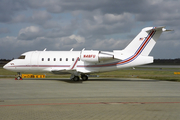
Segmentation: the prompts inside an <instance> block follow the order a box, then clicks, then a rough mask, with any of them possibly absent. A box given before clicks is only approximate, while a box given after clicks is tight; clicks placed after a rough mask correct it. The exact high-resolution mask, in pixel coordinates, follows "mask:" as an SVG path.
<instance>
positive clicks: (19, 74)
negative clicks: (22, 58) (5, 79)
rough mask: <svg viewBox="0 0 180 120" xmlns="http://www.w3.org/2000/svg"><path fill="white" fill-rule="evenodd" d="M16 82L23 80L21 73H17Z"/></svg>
mask: <svg viewBox="0 0 180 120" xmlns="http://www.w3.org/2000/svg"><path fill="white" fill-rule="evenodd" d="M15 80H23V79H22V77H21V73H20V72H17V77H16V78H15Z"/></svg>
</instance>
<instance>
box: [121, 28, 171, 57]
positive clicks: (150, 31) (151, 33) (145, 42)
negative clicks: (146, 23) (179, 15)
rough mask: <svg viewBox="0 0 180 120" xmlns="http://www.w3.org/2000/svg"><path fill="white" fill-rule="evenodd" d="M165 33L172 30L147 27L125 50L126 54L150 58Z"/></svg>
mask: <svg viewBox="0 0 180 120" xmlns="http://www.w3.org/2000/svg"><path fill="white" fill-rule="evenodd" d="M164 31H170V30H166V29H165V28H164V27H146V28H144V29H142V30H141V32H140V33H139V34H138V35H137V36H136V37H135V38H134V39H133V41H132V42H131V43H130V44H129V45H128V46H127V47H126V48H125V49H124V52H126V53H130V54H137V55H144V56H148V55H149V53H150V52H151V50H152V49H153V47H154V45H155V44H156V41H157V40H158V38H159V37H160V35H161V33H162V32H164Z"/></svg>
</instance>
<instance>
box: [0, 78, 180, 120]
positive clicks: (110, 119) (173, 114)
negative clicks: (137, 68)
mask: <svg viewBox="0 0 180 120" xmlns="http://www.w3.org/2000/svg"><path fill="white" fill-rule="evenodd" d="M0 118H1V120H25V119H26V120H36V119H38V120H180V82H170V81H159V80H152V79H140V78H118V79H115V78H109V79H107V78H104V79H99V78H98V79H97V78H96V79H90V80H88V81H83V82H72V81H70V80H69V79H61V78H59V79H24V80H14V79H9V78H1V79H0Z"/></svg>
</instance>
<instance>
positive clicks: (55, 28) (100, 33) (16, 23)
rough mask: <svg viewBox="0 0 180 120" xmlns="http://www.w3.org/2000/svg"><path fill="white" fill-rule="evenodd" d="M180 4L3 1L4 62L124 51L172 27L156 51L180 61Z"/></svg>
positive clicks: (156, 0)
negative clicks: (148, 32) (35, 54)
mask: <svg viewBox="0 0 180 120" xmlns="http://www.w3.org/2000/svg"><path fill="white" fill-rule="evenodd" d="M179 5H180V0H0V59H12V58H17V57H18V56H19V55H20V54H22V53H24V52H27V51H32V50H43V49H45V48H47V50H70V49H71V48H74V50H82V49H83V48H86V49H93V50H103V51H112V50H114V49H115V50H118V49H119V50H121V49H124V48H125V47H126V46H127V45H128V43H129V42H130V41H131V40H132V39H133V38H134V37H135V36H136V35H137V34H138V33H139V32H140V31H141V29H142V28H144V27H151V26H152V27H157V26H166V28H167V29H173V30H174V31H172V32H166V33H163V34H162V35H161V37H160V39H159V40H158V42H157V44H156V45H155V47H154V49H153V50H152V52H151V54H150V55H151V56H154V57H155V58H156V59H157V58H161V59H162V58H167V59H169V58H180V53H179V51H180V7H179Z"/></svg>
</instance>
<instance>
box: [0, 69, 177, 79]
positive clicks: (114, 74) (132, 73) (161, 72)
mask: <svg viewBox="0 0 180 120" xmlns="http://www.w3.org/2000/svg"><path fill="white" fill-rule="evenodd" d="M179 71H180V69H177V68H163V69H159V68H141V67H137V68H136V69H135V70H134V69H131V68H130V69H122V70H118V71H111V72H104V73H97V75H99V77H100V78H145V79H157V80H166V81H179V82H180V75H175V74H174V72H179ZM16 74H17V73H16V72H11V71H7V70H5V69H3V68H0V75H1V76H0V77H1V78H2V77H3V78H5V77H9V78H14V76H15V75H16ZM36 74H38V73H36ZM40 74H42V73H40ZM45 74H46V78H69V77H70V74H69V75H68V74H67V75H54V74H52V73H45ZM2 75H3V76H2Z"/></svg>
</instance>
